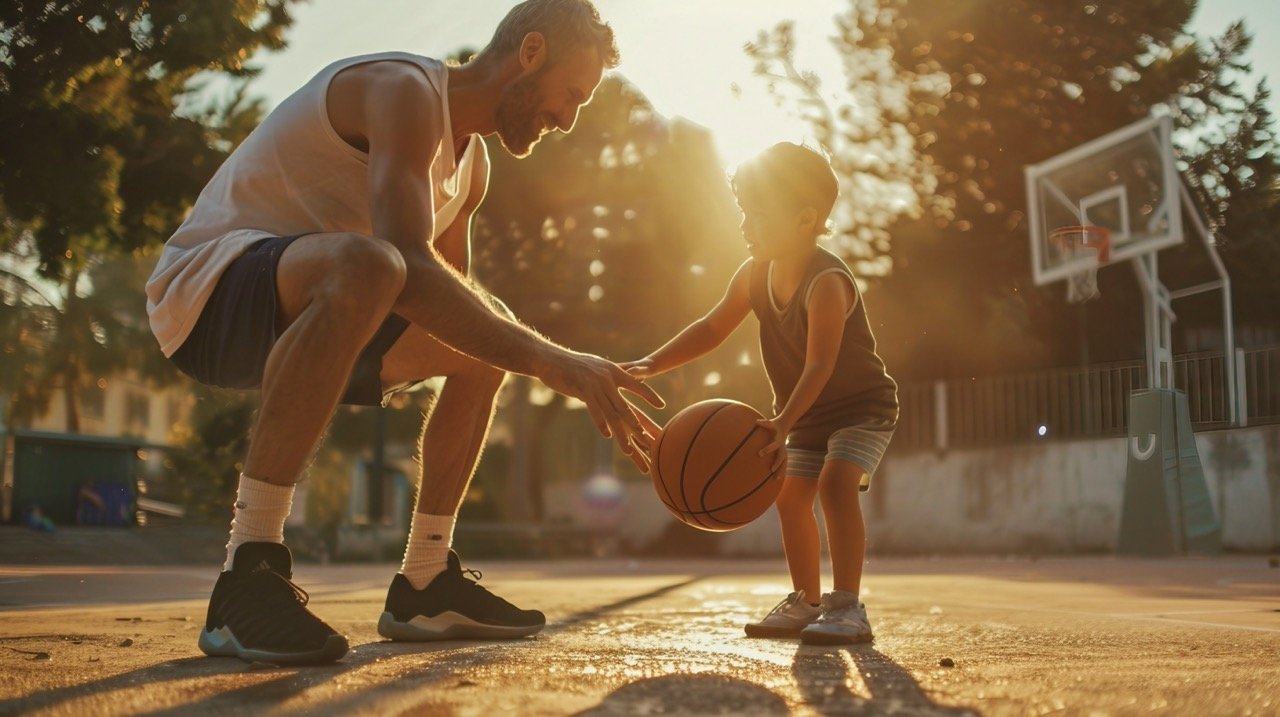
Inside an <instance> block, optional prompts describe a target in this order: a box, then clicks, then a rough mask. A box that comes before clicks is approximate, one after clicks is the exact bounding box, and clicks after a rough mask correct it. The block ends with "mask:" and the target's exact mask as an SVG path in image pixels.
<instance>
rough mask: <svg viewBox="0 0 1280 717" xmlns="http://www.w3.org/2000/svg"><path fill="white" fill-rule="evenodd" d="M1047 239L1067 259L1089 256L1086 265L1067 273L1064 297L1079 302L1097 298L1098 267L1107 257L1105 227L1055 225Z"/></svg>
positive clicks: (1108, 237) (1108, 257)
mask: <svg viewBox="0 0 1280 717" xmlns="http://www.w3.org/2000/svg"><path fill="white" fill-rule="evenodd" d="M1049 241H1050V242H1052V243H1053V245H1054V246H1056V247H1058V249H1059V250H1061V251H1062V252H1063V253H1064V254H1065V255H1066V256H1067V259H1068V261H1074V260H1076V259H1079V258H1086V259H1089V258H1091V259H1092V263H1091V264H1090V265H1089V267H1088V268H1087V269H1083V270H1081V271H1078V272H1076V273H1074V274H1072V275H1071V276H1069V277H1067V301H1069V302H1071V303H1073V304H1080V303H1084V302H1086V301H1089V300H1090V299H1096V298H1098V297H1099V296H1100V295H1101V294H1100V292H1099V291H1098V269H1099V268H1100V267H1101V266H1102V265H1103V264H1105V263H1107V262H1108V261H1109V260H1110V259H1111V232H1110V231H1108V230H1107V228H1106V227H1095V226H1070V227H1059V228H1057V229H1054V230H1053V231H1052V232H1050V234H1049Z"/></svg>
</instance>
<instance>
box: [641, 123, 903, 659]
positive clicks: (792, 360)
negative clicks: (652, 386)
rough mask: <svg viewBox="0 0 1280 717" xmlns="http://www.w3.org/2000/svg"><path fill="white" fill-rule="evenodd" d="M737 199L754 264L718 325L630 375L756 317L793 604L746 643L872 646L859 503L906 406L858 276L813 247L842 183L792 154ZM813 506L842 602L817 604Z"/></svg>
mask: <svg viewBox="0 0 1280 717" xmlns="http://www.w3.org/2000/svg"><path fill="white" fill-rule="evenodd" d="M733 189H734V193H735V194H736V195H737V199H738V205H739V207H741V209H742V213H743V220H742V234H743V238H744V239H746V242H747V248H748V249H749V250H750V252H751V258H750V259H748V260H747V261H746V263H744V264H743V265H742V266H741V267H740V268H739V269H738V271H737V273H736V274H735V275H734V277H733V279H732V280H731V281H730V283H729V288H728V290H727V291H726V292H725V295H724V298H722V299H721V300H720V302H719V303H718V304H717V305H716V306H715V307H714V308H713V309H711V311H710V313H708V314H707V315H706V316H704V317H702V318H701V319H699V320H697V321H695V322H693V323H692V324H690V325H689V326H688V327H686V328H685V329H684V330H683V331H681V332H680V333H679V334H678V335H676V337H675V338H673V339H671V340H670V341H669V342H667V343H666V344H665V345H664V346H662V348H660V349H658V350H657V351H654V352H653V353H652V354H650V355H649V356H647V357H645V358H643V359H640V360H638V361H633V362H630V363H627V364H622V365H623V366H624V367H625V368H627V369H628V370H629V371H630V372H631V373H632V374H633V375H636V376H640V377H649V376H656V375H657V374H660V373H663V372H665V371H670V370H671V369H673V368H676V367H677V366H680V365H682V364H685V363H687V362H689V361H692V360H693V359H695V358H698V357H699V356H702V355H703V354H705V353H707V352H708V351H710V350H712V349H714V348H715V347H716V346H718V345H720V343H721V342H723V341H724V339H725V338H726V337H728V336H729V334H730V333H731V332H732V331H733V330H734V329H735V328H737V326H738V324H740V323H741V322H742V320H743V319H744V318H746V315H747V313H748V312H752V313H754V314H755V315H756V318H757V319H759V321H760V350H761V354H762V355H763V357H764V365H765V371H766V373H767V374H768V376H769V382H770V383H771V384H772V386H773V393H774V411H775V415H774V417H773V418H770V419H767V420H764V421H761V425H762V426H764V427H765V428H766V429H767V430H769V431H770V432H771V433H772V435H773V439H774V440H773V442H772V443H771V444H770V445H769V446H768V447H766V448H765V450H764V451H763V452H762V455H763V454H767V453H769V452H772V453H774V454H775V456H776V458H775V461H776V463H775V466H780V465H782V464H783V463H785V464H786V469H785V471H784V472H783V473H781V475H784V476H785V478H784V479H783V480H784V481H785V482H784V484H783V488H782V492H781V494H780V495H779V496H778V501H777V507H778V516H779V518H780V519H781V523H782V542H783V547H784V550H785V552H786V558H787V568H788V570H789V571H790V573H791V583H792V586H793V587H794V592H792V593H791V594H790V595H788V596H787V598H786V599H785V600H783V601H782V602H781V603H779V604H778V606H777V607H775V608H774V609H773V610H772V611H770V612H769V614H768V615H766V616H765V617H764V618H763V619H762V620H760V621H759V622H755V623H751V624H749V625H747V626H746V632H747V635H749V636H751V637H797V636H798V637H800V638H801V640H802V641H803V642H805V643H810V644H846V643H855V642H866V641H869V640H871V636H872V635H871V625H870V623H869V622H868V620H867V613H866V608H865V606H864V605H863V604H862V603H861V602H859V600H858V591H859V584H860V582H861V580H862V562H863V557H864V555H865V553H866V531H865V527H864V525H863V521H862V509H861V507H860V506H859V504H858V496H859V493H860V492H861V491H865V490H867V489H868V488H869V487H870V482H871V476H872V474H873V473H875V469H876V466H877V465H878V464H879V463H880V459H881V457H882V456H883V455H884V451H885V448H886V447H887V446H888V445H889V439H890V438H891V437H892V436H893V429H894V426H895V425H896V422H897V418H898V397H897V385H896V384H895V383H894V381H893V379H891V378H890V377H889V375H888V374H887V373H886V372H885V368H884V363H883V362H882V361H881V360H880V357H879V356H878V355H877V354H876V342H875V338H874V337H873V336H872V335H871V327H870V325H869V323H868V322H867V313H866V309H865V308H864V306H863V304H862V300H861V296H860V295H859V292H858V288H857V284H856V283H855V282H854V280H853V274H852V273H851V272H850V271H849V268H848V267H847V266H846V265H845V264H844V262H843V261H841V260H840V259H839V258H838V257H836V256H835V255H834V254H831V253H830V252H828V251H826V250H824V249H822V248H821V247H819V246H818V244H817V238H818V236H819V235H821V234H822V233H823V232H824V230H825V225H826V222H827V218H828V216H829V215H830V213H831V208H832V206H834V204H835V200H836V195H837V193H838V184H837V181H836V177H835V173H834V172H832V170H831V167H830V165H829V164H828V163H827V161H826V160H825V159H824V158H823V157H822V156H821V155H819V154H818V153H817V152H815V151H813V150H811V149H807V148H805V147H801V146H799V145H795V144H790V143H785V142H784V143H780V144H776V145H774V146H772V147H770V148H769V149H767V150H765V151H764V152H762V153H761V154H760V155H758V156H756V157H755V158H753V159H751V160H749V161H747V162H745V163H743V165H742V166H741V167H740V168H739V169H738V171H737V173H736V174H735V175H734V177H733ZM784 447H785V449H786V450H785V451H784V450H782V449H783V448H784ZM815 497H820V498H821V502H822V512H823V515H824V517H825V519H826V527H827V545H828V548H829V551H830V553H831V569H832V573H833V577H834V590H832V591H831V592H829V593H826V594H825V595H821V601H820V602H816V601H815V600H814V598H816V597H817V596H819V595H820V594H821V593H820V592H819V567H818V561H819V544H818V524H817V519H816V517H815V515H814V510H813V501H814V498H815Z"/></svg>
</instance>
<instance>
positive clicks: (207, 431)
mask: <svg viewBox="0 0 1280 717" xmlns="http://www.w3.org/2000/svg"><path fill="white" fill-rule="evenodd" d="M193 390H194V393H195V395H196V397H197V400H196V403H195V408H194V409H193V410H192V412H191V416H190V418H189V419H188V420H187V422H186V423H185V424H183V425H179V426H175V427H174V435H173V443H174V445H175V446H177V447H178V448H179V449H181V450H178V451H174V452H173V454H172V460H173V463H174V472H173V475H174V480H175V481H177V492H178V499H179V500H181V501H182V503H183V504H184V505H185V507H186V508H187V514H188V515H189V516H190V517H191V519H192V520H197V521H199V520H217V519H220V518H222V517H223V516H227V515H228V509H227V506H228V501H229V499H230V498H231V496H234V495H235V490H236V484H237V482H238V480H239V476H240V471H241V469H242V468H243V467H244V466H243V463H242V461H243V460H244V456H245V452H246V451H247V450H248V447H249V433H248V428H249V425H250V423H251V422H252V420H253V414H254V407H255V406H256V405H257V396H256V395H255V394H246V393H233V392H229V391H217V390H214V389H209V388H205V387H203V386H193Z"/></svg>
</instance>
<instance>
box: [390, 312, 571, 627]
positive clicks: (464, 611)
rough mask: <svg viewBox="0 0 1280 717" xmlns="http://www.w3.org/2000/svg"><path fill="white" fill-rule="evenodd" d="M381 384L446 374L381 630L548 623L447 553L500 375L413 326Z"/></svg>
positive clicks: (425, 437) (429, 423)
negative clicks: (476, 577)
mask: <svg viewBox="0 0 1280 717" xmlns="http://www.w3.org/2000/svg"><path fill="white" fill-rule="evenodd" d="M382 375H383V384H384V385H387V386H394V385H399V384H402V383H405V382H409V381H415V380H418V379H421V378H424V377H427V376H444V377H445V383H444V389H443V390H442V391H441V392H440V396H439V397H438V398H437V399H436V402H435V406H434V407H433V409H432V411H431V413H430V415H429V416H428V417H427V418H426V421H425V422H424V428H423V432H422V474H421V481H420V487H419V490H418V499H417V506H416V510H415V511H414V516H413V525H412V527H411V528H410V532H409V541H408V545H407V546H406V547H405V557H404V565H403V567H402V569H401V573H400V574H399V575H397V576H396V578H395V580H393V581H392V584H391V589H390V590H389V591H388V594H387V605H386V611H385V612H384V613H383V615H382V617H381V619H380V620H379V621H378V631H379V632H380V633H381V634H382V635H383V636H385V637H389V638H392V639H398V640H438V639H457V638H493V637H523V636H525V635H531V634H533V633H535V632H537V631H539V630H541V629H542V627H543V626H544V625H545V624H546V618H545V617H544V616H543V615H542V613H541V612H538V611H537V610H520V609H519V608H516V607H515V606H514V605H511V603H508V602H507V601H506V600H503V599H502V598H500V597H498V596H496V595H494V594H493V593H491V592H489V591H488V590H486V589H485V588H483V587H481V586H479V585H478V584H477V583H476V582H475V581H474V580H471V579H469V578H468V577H466V575H465V574H464V573H463V571H462V566H461V563H460V561H459V560H458V557H457V555H456V554H454V553H453V551H452V550H450V547H451V545H452V542H453V528H454V525H455V523H456V521H457V515H458V509H459V507H461V505H462V499H463V497H464V496H465V495H466V491H467V487H468V485H469V484H470V482H471V477H472V475H473V474H474V473H475V468H476V464H477V463H478V461H479V457H480V452H481V451H482V450H483V448H484V442H485V438H486V436H487V435H488V432H489V426H490V424H491V423H492V420H493V410H494V406H495V404H496V400H497V395H498V390H499V388H501V386H502V381H503V379H504V377H505V373H504V372H503V371H501V370H499V369H495V368H493V367H492V366H488V365H486V364H483V363H480V362H478V361H475V360H474V359H472V358H470V357H468V356H466V355H464V354H461V353H458V352H457V351H454V350H453V349H451V348H449V347H447V346H444V345H443V344H440V343H439V342H438V341H436V340H435V339H434V338H432V337H431V336H430V335H428V334H427V333H426V332H425V331H423V330H422V329H419V328H418V327H416V326H410V327H409V328H408V329H406V330H405V333H404V334H403V335H402V336H401V337H400V340H399V341H398V342H396V344H395V346H393V347H392V349H391V350H390V351H389V352H387V355H386V356H385V357H384V358H383V368H382Z"/></svg>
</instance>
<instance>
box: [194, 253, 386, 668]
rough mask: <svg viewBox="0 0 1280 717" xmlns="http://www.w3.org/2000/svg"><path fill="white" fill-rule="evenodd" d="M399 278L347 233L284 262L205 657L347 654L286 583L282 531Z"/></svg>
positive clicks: (288, 566) (382, 257) (381, 256)
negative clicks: (296, 489) (273, 333)
mask: <svg viewBox="0 0 1280 717" xmlns="http://www.w3.org/2000/svg"><path fill="white" fill-rule="evenodd" d="M266 275H267V276H268V277H269V272H267V274H266ZM404 276H405V271H404V262H403V260H402V259H401V258H400V255H399V253H398V252H396V250H395V249H394V247H392V246H391V245H390V244H388V243H386V242H383V241H380V240H377V239H371V238H368V237H363V236H359V235H354V234H316V235H309V236H304V237H301V238H299V239H296V240H294V241H293V242H292V243H290V244H289V245H288V246H287V247H286V248H285V249H284V251H283V253H282V254H281V255H280V258H279V261H278V263H277V264H276V266H275V294H276V299H277V305H276V314H277V315H276V316H275V317H273V318H274V320H275V321H276V322H277V326H278V327H279V328H280V329H281V333H280V335H279V338H278V339H277V340H276V342H275V344H274V345H273V346H272V348H271V351H270V353H269V355H268V358H267V362H266V368H265V372H264V375H263V383H262V408H261V411H260V413H259V416H258V420H257V423H256V424H255V426H254V428H253V432H252V434H251V436H250V445H249V454H248V456H247V457H246V459H245V469H244V473H243V474H242V475H241V477H240V485H239V490H238V491H237V497H236V504H235V513H234V518H233V520H232V529H231V539H230V541H229V542H228V545H227V553H228V557H227V564H226V566H225V568H224V572H223V574H222V575H221V576H219V579H218V583H217V584H216V585H215V586H214V592H213V596H212V598H211V599H210V604H209V616H208V619H207V620H206V625H205V630H204V631H203V632H202V633H201V636H200V646H201V648H202V649H203V650H204V651H205V652H206V653H207V654H210V655H233V656H238V657H240V658H242V659H246V660H263V661H269V662H279V663H285V662H320V661H329V660H333V659H336V658H338V657H341V656H342V655H343V654H345V653H346V649H347V643H346V640H345V639H344V638H342V636H341V635H339V634H337V633H336V632H335V631H334V630H333V629H332V628H330V627H329V626H328V625H326V624H324V623H323V622H322V621H320V620H319V618H316V617H315V616H314V615H312V614H311V613H310V611H308V610H306V608H305V599H304V600H301V601H300V600H299V596H305V593H302V592H301V591H299V590H298V589H297V588H296V587H295V586H294V585H293V584H292V582H291V578H292V570H293V567H292V558H291V556H290V555H289V551H288V549H287V548H285V547H284V545H283V544H282V542H283V532H284V522H285V519H286V518H287V517H288V514H289V511H290V508H291V504H292V496H293V485H294V483H296V482H297V481H298V479H299V477H300V476H301V473H302V469H303V466H304V465H305V464H306V461H307V460H308V459H309V458H310V456H311V453H312V451H314V449H315V446H316V443H317V442H318V441H319V438H320V435H321V433H322V432H323V430H324V427H325V425H326V424H327V423H328V421H329V418H330V416H331V415H332V413H333V410H334V408H335V407H336V405H337V403H338V400H339V398H340V397H341V395H342V392H343V389H344V388H345V386H346V384H347V380H348V378H349V376H350V373H351V369H352V367H353V366H354V365H355V362H356V358H357V357H358V356H359V354H360V352H361V350H362V349H363V347H364V345H365V344H366V343H367V342H368V341H369V339H370V338H372V336H373V334H374V333H375V332H376V330H377V328H378V326H379V325H380V324H381V323H382V321H383V319H384V318H385V317H386V315H387V313H388V312H389V311H390V307H391V305H392V303H393V302H394V301H395V297H396V295H397V294H398V293H399V291H400V289H401V287H402V286H403V285H404ZM268 295H269V294H268Z"/></svg>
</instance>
